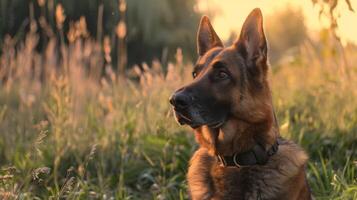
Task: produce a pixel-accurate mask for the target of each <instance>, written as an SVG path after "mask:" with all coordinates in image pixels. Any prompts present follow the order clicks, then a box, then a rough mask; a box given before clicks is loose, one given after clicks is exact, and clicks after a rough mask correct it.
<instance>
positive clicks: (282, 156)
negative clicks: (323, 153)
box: [170, 8, 312, 200]
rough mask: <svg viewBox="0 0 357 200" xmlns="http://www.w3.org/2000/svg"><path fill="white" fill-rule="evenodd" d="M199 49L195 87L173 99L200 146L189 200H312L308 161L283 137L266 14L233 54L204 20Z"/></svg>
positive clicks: (256, 17)
mask: <svg viewBox="0 0 357 200" xmlns="http://www.w3.org/2000/svg"><path fill="white" fill-rule="evenodd" d="M197 48H198V54H199V57H198V60H197V63H196V65H195V68H194V71H193V73H192V74H193V78H194V79H193V81H192V82H191V83H190V84H188V85H185V86H184V87H182V88H180V89H178V90H177V91H176V92H175V93H174V94H173V95H172V96H171V97H170V103H171V104H172V105H173V108H174V113H175V117H176V120H177V121H178V122H179V123H180V124H181V125H183V124H187V125H189V126H191V127H192V128H193V130H194V132H195V137H196V140H197V142H198V143H199V144H200V148H199V149H198V150H197V151H196V152H195V153H194V155H193V156H192V158H191V161H190V167H189V170H188V174H187V180H188V186H189V193H190V197H191V198H192V199H193V200H205V199H214V200H219V199H234V200H239V199H283V200H289V199H311V198H312V197H311V194H310V190H309V186H308V183H307V181H306V175H305V165H306V162H307V160H308V157H307V155H306V154H305V152H304V151H303V150H302V149H301V148H300V147H299V146H298V145H296V144H294V143H293V142H291V141H287V140H284V139H282V138H280V136H279V129H278V125H277V121H276V117H275V113H274V109H273V104H272V97H271V91H270V87H269V83H268V79H267V74H268V68H269V67H268V63H267V41H266V38H265V34H264V30H263V17H262V13H261V11H260V9H258V8H256V9H254V10H253V11H252V12H251V13H250V14H249V16H248V17H247V19H246V21H245V22H244V25H243V27H242V30H241V33H240V36H239V38H238V39H237V40H236V41H235V42H234V43H233V45H231V46H229V47H224V46H223V44H222V42H221V40H220V39H219V37H218V36H217V34H216V32H215V31H214V29H213V28H212V25H211V23H210V21H209V19H208V17H206V16H204V17H202V19H201V22H200V25H199V30H198V36H197Z"/></svg>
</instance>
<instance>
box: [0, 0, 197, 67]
mask: <svg viewBox="0 0 357 200" xmlns="http://www.w3.org/2000/svg"><path fill="white" fill-rule="evenodd" d="M118 2H119V0H76V1H73V0H37V1H36V0H31V1H29V0H0V47H1V46H3V44H2V43H3V42H4V37H5V35H7V34H9V35H10V36H12V37H14V36H15V37H16V39H17V40H23V39H24V38H25V33H26V32H27V31H28V30H29V29H30V28H31V20H34V21H35V24H36V25H37V27H38V29H37V30H36V31H37V32H41V33H42V34H40V35H39V36H40V40H39V44H38V46H37V50H40V51H44V47H45V46H46V45H47V42H48V39H49V38H52V36H53V35H57V37H58V40H59V38H60V34H58V30H57V27H56V20H55V17H54V16H55V15H56V8H57V7H58V5H62V6H63V9H64V15H65V20H64V22H63V31H64V36H65V37H64V39H65V41H68V42H70V40H71V39H70V38H68V37H66V36H67V35H68V34H70V29H71V28H72V26H73V25H74V24H75V23H76V22H78V21H79V20H80V19H82V20H84V21H85V23H86V28H87V29H88V33H89V35H90V36H92V37H93V38H97V39H98V40H99V42H101V41H102V40H103V39H104V38H103V36H108V37H109V38H110V41H111V42H110V45H111V48H112V52H111V53H112V55H111V56H112V62H114V63H117V57H118V56H117V55H118V52H119V49H117V46H118V39H117V38H116V31H117V27H118V23H119V20H120V19H121V18H123V16H120V13H119V9H118V8H119V3H118ZM195 3H196V1H195V0H185V1H181V0H145V1H142V0H128V1H127V9H126V12H127V13H126V23H127V29H128V31H127V32H128V33H127V39H126V43H127V46H128V56H129V57H128V61H129V66H132V65H133V64H141V63H142V62H144V61H151V60H153V59H162V60H163V62H165V63H166V62H167V60H168V59H169V58H171V59H172V58H173V56H174V54H175V50H176V49H177V48H179V47H180V48H182V49H183V50H184V51H183V52H184V54H185V55H186V56H187V58H188V59H192V56H193V55H194V52H195V50H194V48H195V45H194V44H193V43H192V42H191V41H193V40H194V38H195V37H196V31H195V27H196V26H197V24H198V20H199V16H198V13H197V12H195V11H194V9H193V8H194V4H195ZM101 6H103V7H102V8H103V10H101ZM100 19H102V20H100ZM101 33H102V34H101ZM148 48H150V49H151V50H150V51H144V49H148ZM0 54H1V52H0ZM114 66H116V65H114Z"/></svg>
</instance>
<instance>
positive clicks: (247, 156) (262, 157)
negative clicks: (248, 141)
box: [217, 140, 279, 168]
mask: <svg viewBox="0 0 357 200" xmlns="http://www.w3.org/2000/svg"><path fill="white" fill-rule="evenodd" d="M278 147H279V143H278V140H276V142H275V143H274V144H273V145H272V146H271V147H270V149H269V150H268V151H266V150H265V148H264V147H263V146H262V145H260V144H256V145H255V146H254V147H253V148H252V149H251V150H249V151H246V152H243V153H235V154H233V156H221V155H217V159H218V162H219V163H220V164H221V165H223V166H224V167H234V166H235V167H238V168H239V167H245V166H250V165H264V164H266V163H267V162H268V160H269V158H270V157H271V156H272V155H274V154H275V153H276V152H277V151H278Z"/></svg>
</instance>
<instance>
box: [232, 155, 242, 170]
mask: <svg viewBox="0 0 357 200" xmlns="http://www.w3.org/2000/svg"><path fill="white" fill-rule="evenodd" d="M237 157H238V154H236V153H235V154H234V155H233V162H234V164H235V166H236V167H238V168H241V167H242V166H241V165H240V164H239V163H238V161H237Z"/></svg>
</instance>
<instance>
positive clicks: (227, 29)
mask: <svg viewBox="0 0 357 200" xmlns="http://www.w3.org/2000/svg"><path fill="white" fill-rule="evenodd" d="M352 3H353V2H352ZM288 5H290V6H292V7H296V8H301V10H302V11H303V14H304V16H305V23H306V25H307V27H308V30H309V31H310V32H316V31H318V30H320V29H321V28H325V27H328V26H329V24H328V22H327V20H326V19H325V20H324V18H322V19H321V20H319V17H318V16H319V7H318V6H313V4H312V2H311V0H250V1H246V0H198V9H199V10H200V11H202V12H203V13H207V14H208V15H210V14H213V15H214V16H215V18H214V20H213V22H212V23H213V26H214V27H215V29H216V31H217V32H218V34H219V35H220V36H221V38H222V39H223V40H226V39H228V37H229V35H230V34H231V32H238V31H239V30H240V28H241V26H242V23H243V21H244V19H245V18H246V16H247V15H248V14H249V12H250V11H251V10H252V9H254V8H256V7H259V8H260V9H261V10H262V12H263V15H264V16H265V17H267V16H269V15H272V14H274V12H275V11H276V10H279V9H284V7H286V6H288ZM352 6H357V5H354V4H353V5H352ZM338 9H339V11H341V12H340V13H339V14H340V19H339V26H340V27H339V33H340V36H341V39H342V41H343V42H344V43H345V42H347V41H348V42H353V43H357V26H356V24H357V13H353V12H350V11H349V10H348V9H347V6H346V5H345V3H344V2H341V5H339V6H338Z"/></svg>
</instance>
